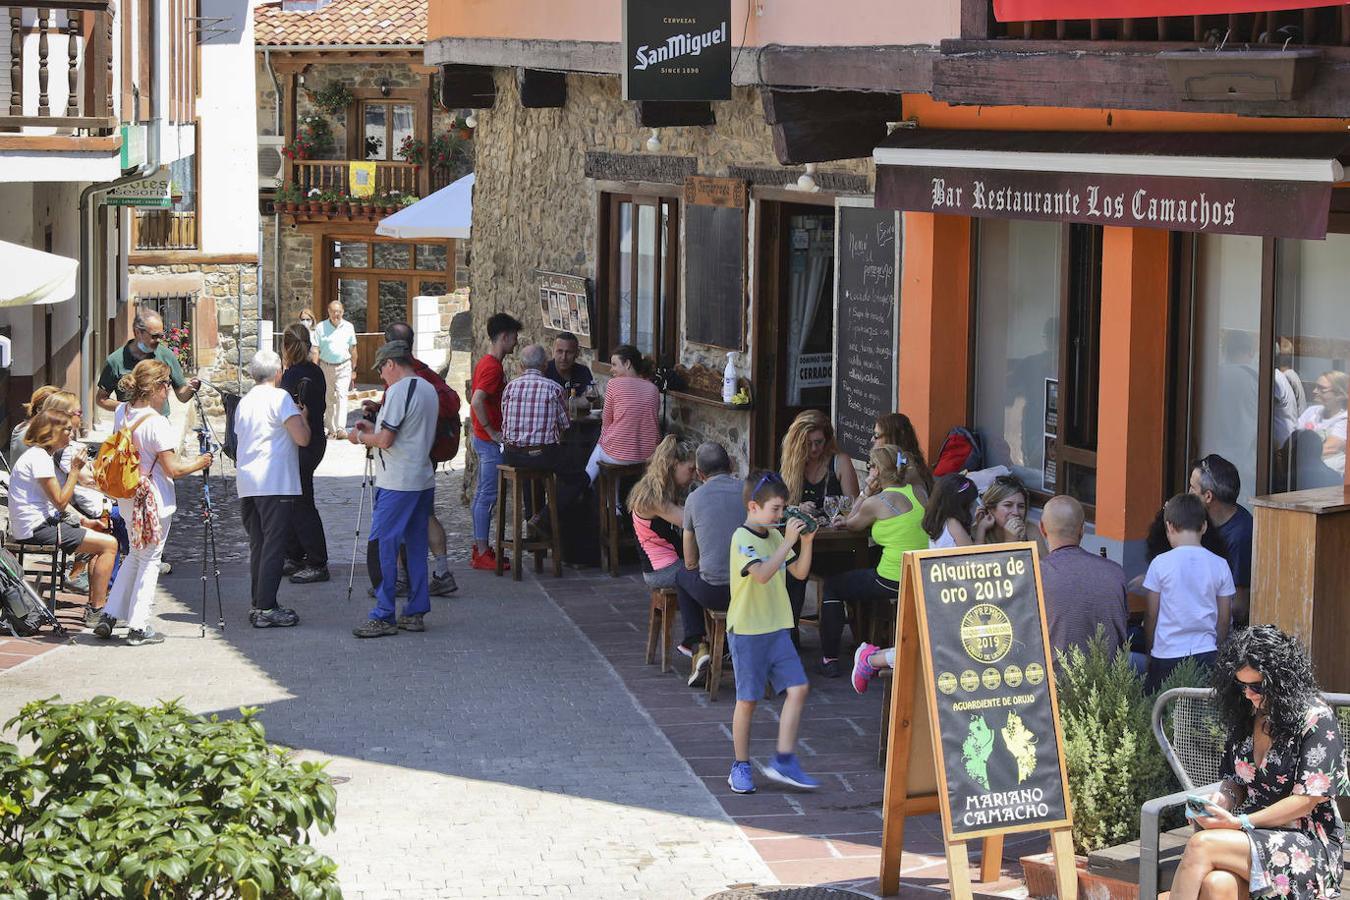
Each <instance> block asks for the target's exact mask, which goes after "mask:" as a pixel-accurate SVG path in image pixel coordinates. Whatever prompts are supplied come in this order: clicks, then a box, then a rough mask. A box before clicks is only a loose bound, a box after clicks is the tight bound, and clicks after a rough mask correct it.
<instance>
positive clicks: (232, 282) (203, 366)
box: [128, 263, 258, 407]
mask: <svg viewBox="0 0 1350 900" xmlns="http://www.w3.org/2000/svg"><path fill="white" fill-rule="evenodd" d="M128 275H129V276H130V279H131V284H132V290H131V295H132V299H133V300H135V299H136V298H137V296H140V295H142V294H146V295H148V294H171V293H173V294H176V293H179V292H180V291H181V292H191V291H195V292H196V293H197V294H198V295H199V296H200V297H202V298H209V300H210V301H211V302H212V303H213V304H214V307H215V318H216V326H217V328H218V329H219V337H218V340H217V341H216V343H215V344H214V345H211V346H202V345H201V344H200V343H199V344H198V347H197V354H198V359H197V362H198V366H197V368H198V371H199V373H200V374H201V376H202V377H203V378H206V379H207V380H209V381H211V382H212V383H215V384H219V385H221V386H222V387H230V388H234V387H237V385H238V381H239V370H238V367H237V361H238V352H239V349H238V348H239V343H238V342H239V341H240V340H242V341H243V342H244V346H243V359H244V363H245V364H247V363H248V359H249V357H250V356H252V355H253V351H254V350H255V349H256V347H257V339H258V267H257V266H254V265H243V264H240V265H236V264H224V265H214V264H213V265H194V264H190V263H178V264H174V265H164V266H130V267H129V268H128ZM207 308H209V306H204V305H203V304H202V303H201V302H200V301H199V303H198V312H199V313H201V312H202V311H203V310H204V309H207ZM199 327H200V322H199ZM208 394H209V395H210V396H208ZM202 400H203V402H205V403H206V404H207V406H208V407H214V406H216V405H218V404H219V398H218V397H217V396H216V395H215V394H213V393H211V392H209V391H208V392H207V393H205V394H203V395H202Z"/></svg>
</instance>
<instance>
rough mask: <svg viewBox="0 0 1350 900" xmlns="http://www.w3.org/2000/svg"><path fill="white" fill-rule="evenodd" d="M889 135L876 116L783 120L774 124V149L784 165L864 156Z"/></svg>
mask: <svg viewBox="0 0 1350 900" xmlns="http://www.w3.org/2000/svg"><path fill="white" fill-rule="evenodd" d="M885 137H886V123H885V122H882V121H879V120H876V119H835V120H832V121H800V122H781V123H779V124H777V125H774V126H773V152H774V154H775V155H776V156H777V157H778V161H779V162H780V163H782V164H783V165H785V166H794V165H800V164H802V163H811V162H829V161H830V160H834V159H864V158H867V157H870V156H871V155H872V151H873V150H874V149H875V148H876V146H877V144H879V143H881V141H882V139H883V138H885Z"/></svg>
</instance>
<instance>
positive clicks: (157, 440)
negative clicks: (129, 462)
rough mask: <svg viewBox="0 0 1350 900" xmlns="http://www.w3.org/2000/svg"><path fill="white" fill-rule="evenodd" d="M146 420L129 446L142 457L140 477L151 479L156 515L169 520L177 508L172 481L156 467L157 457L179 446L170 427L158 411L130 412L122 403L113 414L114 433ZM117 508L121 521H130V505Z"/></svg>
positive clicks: (124, 503) (122, 502)
mask: <svg viewBox="0 0 1350 900" xmlns="http://www.w3.org/2000/svg"><path fill="white" fill-rule="evenodd" d="M139 419H145V420H146V421H144V422H142V423H141V425H140V427H139V428H137V429H136V430H135V431H133V432H132V433H131V443H132V444H134V445H135V447H136V449H137V450H139V451H140V454H141V474H142V475H146V476H148V477H149V478H150V489H151V490H153V491H154V492H155V502H156V503H157V504H159V514H160V515H161V516H169V515H171V514H172V513H173V511H174V510H175V509H177V508H178V495H177V493H176V492H175V491H174V489H173V479H172V478H170V477H169V475H168V473H167V472H165V471H164V467H163V466H161V465H159V463H158V459H159V455H160V454H161V453H163V452H164V451H165V450H174V449H176V448H177V446H178V435H177V434H175V433H174V430H173V424H172V423H171V422H170V421H169V420H168V418H167V417H165V416H163V415H161V414H160V412H159V410H157V409H151V408H150V407H148V406H143V407H141V408H140V409H131V408H130V407H128V406H127V405H126V404H125V403H121V404H119V405H118V407H117V412H115V413H113V430H114V431H118V430H120V429H121V428H122V427H123V426H125V425H130V424H134V423H135V422H136V421H138V420H139ZM117 507H118V509H119V510H121V513H122V518H124V519H126V520H127V521H128V522H130V521H131V501H130V500H118V501H117Z"/></svg>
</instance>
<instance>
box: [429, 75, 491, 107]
mask: <svg viewBox="0 0 1350 900" xmlns="http://www.w3.org/2000/svg"><path fill="white" fill-rule="evenodd" d="M496 102H497V81H496V78H495V77H494V76H493V73H492V69H491V68H490V67H488V66H441V105H442V106H444V107H445V108H446V109H458V108H461V107H468V108H469V109H491V108H492V107H493V105H494V104H496Z"/></svg>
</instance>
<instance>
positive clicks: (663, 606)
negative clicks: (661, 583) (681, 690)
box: [647, 588, 679, 672]
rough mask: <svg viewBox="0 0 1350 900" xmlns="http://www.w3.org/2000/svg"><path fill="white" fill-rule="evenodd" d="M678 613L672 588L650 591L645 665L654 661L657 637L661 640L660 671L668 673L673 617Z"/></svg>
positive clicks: (677, 604)
mask: <svg viewBox="0 0 1350 900" xmlns="http://www.w3.org/2000/svg"><path fill="white" fill-rule="evenodd" d="M678 612H679V603H678V601H677V600H676V598H675V589H674V588H656V589H654V590H653V591H652V604H651V611H650V612H649V613H648V615H647V665H649V666H650V665H651V664H652V663H653V662H655V660H656V641H657V637H658V636H659V637H660V640H661V671H662V672H669V671H670V647H671V644H672V643H673V640H674V639H673V637H672V635H671V629H672V628H673V627H674V626H675V615H676V613H678Z"/></svg>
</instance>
